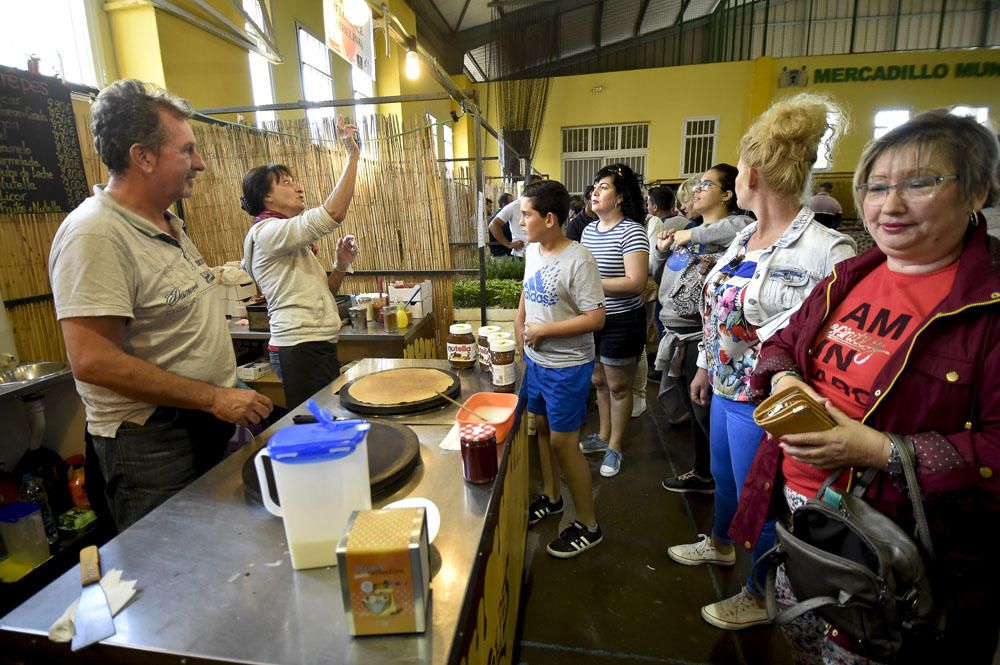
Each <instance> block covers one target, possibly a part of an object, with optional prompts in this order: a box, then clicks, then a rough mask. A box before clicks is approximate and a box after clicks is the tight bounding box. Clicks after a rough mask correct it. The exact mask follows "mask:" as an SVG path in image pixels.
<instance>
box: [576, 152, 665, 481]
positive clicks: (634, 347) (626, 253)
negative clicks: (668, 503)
mask: <svg viewBox="0 0 1000 665" xmlns="http://www.w3.org/2000/svg"><path fill="white" fill-rule="evenodd" d="M591 196H592V198H591V207H592V208H593V211H594V212H595V213H596V214H597V217H598V221H597V223H591V224H589V225H588V226H587V228H585V229H584V230H583V237H582V238H581V240H580V242H581V244H582V245H583V246H584V247H586V248H587V249H589V250H590V252H591V253H592V254H593V255H594V258H595V259H597V266H598V268H600V271H601V284H602V285H603V287H604V296H605V306H604V308H605V312H606V317H605V323H604V328H603V329H602V330H600V331H598V332H596V333H594V341H595V343H596V345H597V363H596V365H595V367H594V377H593V382H594V387H595V388H596V389H597V410H598V413H599V414H600V420H601V424H600V431H599V432H597V433H595V434H591V435H590V436H589V437H587V438H585V439H584V440H583V441H581V442H580V448H581V449H582V450H583V452H585V453H596V452H603V453H604V461H603V463H602V464H601V475H602V476H604V477H605V478H610V477H612V476H614V475H617V474H618V471H619V470H620V469H621V462H622V439H623V438H624V435H625V427H626V425H628V422H629V418H630V417H631V416H632V382H633V379H634V377H635V368H636V364H637V363H638V362H639V358H640V356H642V354H643V353H645V351H646V308H645V306H644V305H643V302H642V295H641V294H642V290H643V289H644V288H645V286H646V275H647V273H648V269H649V241H648V240H647V239H646V230H645V228H644V226H643V224H642V221H641V220H643V219H645V212H644V205H643V204H644V203H645V201H644V199H643V196H642V190H641V188H640V187H639V179H638V178H637V177H636V175H635V173H633V172H632V169H631V168H629V166H628V165H627V164H612V165H611V166H605V167H604V168H603V169H601V170H600V171H598V172H597V175H596V176H595V178H594V193H593V194H592V195H591Z"/></svg>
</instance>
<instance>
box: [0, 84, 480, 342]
mask: <svg viewBox="0 0 1000 665" xmlns="http://www.w3.org/2000/svg"><path fill="white" fill-rule="evenodd" d="M74 111H75V113H76V118H77V133H78V135H79V137H80V145H81V152H82V154H83V161H84V168H85V170H86V176H87V182H88V185H89V186H91V187H92V186H93V185H94V184H96V183H101V182H106V180H107V172H106V170H105V169H104V167H103V165H102V164H101V163H100V161H99V159H98V157H97V155H96V153H95V151H94V148H93V139H92V135H91V133H90V129H89V127H90V112H89V105H88V104H86V103H85V102H75V103H74ZM192 126H193V129H194V131H195V136H196V138H197V140H198V145H199V149H200V151H201V153H202V155H203V156H204V158H205V161H206V163H207V164H208V169H207V171H206V172H205V173H203V174H201V175H200V176H199V177H198V179H197V181H196V183H195V190H194V195H193V196H192V197H191V198H190V199H187V200H185V201H184V202H183V206H184V218H185V221H186V222H187V230H188V233H189V234H190V235H191V237H192V239H193V240H194V242H195V244H196V245H197V246H198V248H199V249H200V251H201V253H202V254H203V255H204V257H205V260H206V261H207V262H208V264H209V265H222V264H224V263H226V262H227V261H239V260H240V258H241V257H242V255H243V237H244V235H245V234H246V231H247V229H248V228H249V226H250V221H251V220H250V218H249V216H248V215H247V214H246V213H244V212H243V211H242V210H241V209H240V207H239V198H240V194H241V183H242V179H243V175H244V173H246V171H247V170H249V169H250V168H252V167H254V166H258V165H260V164H264V163H278V164H285V165H287V166H288V167H290V168H291V170H292V172H293V173H294V174H295V177H296V179H297V180H298V181H299V182H300V183H301V184H302V186H303V187H304V189H305V190H306V200H307V201H308V202H309V205H319V204H320V203H321V202H322V201H323V199H325V197H326V196H327V194H328V193H329V192H330V191H331V189H332V188H333V186H334V184H335V183H336V181H337V178H338V176H339V175H340V173H341V171H342V170H343V164H344V162H345V160H346V158H347V155H346V152H345V150H344V149H343V147H342V146H341V145H340V143H339V142H338V141H337V140H336V129H335V127H334V126H333V125H332V123H327V124H325V125H321V126H318V125H311V126H310V125H309V124H308V123H307V122H306V121H305V120H301V121H285V122H282V123H280V124H278V125H277V126H275V127H274V128H273V129H274V130H275V131H269V132H261V131H258V130H256V129H253V128H248V127H243V126H238V125H219V124H211V123H202V122H193V123H192ZM431 141H432V134H431V131H430V127H429V126H426V125H421V124H418V123H417V122H416V121H414V122H413V123H404V122H401V121H400V120H399V119H398V118H396V117H395V116H376V117H374V118H373V119H371V121H370V123H369V124H368V125H367V126H366V127H365V140H364V147H363V153H362V157H361V161H360V164H359V168H358V178H357V186H356V190H355V194H354V199H353V201H352V203H351V207H350V210H349V212H348V214H347V219H346V220H345V223H344V225H343V227H342V228H341V230H339V231H338V232H337V233H335V234H333V235H331V236H329V237H327V238H324V239H323V240H322V241H321V242H320V243H319V248H320V249H319V258H320V260H321V261H322V262H323V264H324V265H325V266H327V267H328V268H329V267H330V266H331V265H332V262H333V258H334V252H335V247H336V242H337V239H338V238H339V237H340V236H341V235H343V234H346V233H351V234H354V235H355V236H356V237H357V238H358V241H359V243H360V246H361V253H360V255H359V256H358V258H357V260H356V261H355V263H354V268H355V269H356V270H359V271H377V273H378V276H376V275H369V276H348V278H347V279H345V281H344V284H343V286H342V287H341V292H343V293H364V292H375V291H377V290H378V286H377V284H378V280H379V277H382V279H383V280H390V279H394V278H397V277H395V276H394V274H393V273H394V271H417V272H419V271H424V270H427V271H450V270H452V269H454V268H474V267H476V266H477V263H476V261H477V255H476V253H475V248H474V247H468V246H467V245H464V244H463V243H470V242H471V243H475V241H476V229H475V225H474V222H473V219H472V218H473V215H474V212H475V188H474V187H473V186H472V181H471V180H470V179H469V174H468V171H467V170H466V169H461V170H458V172H457V173H456V178H455V179H452V178H450V177H447V176H446V174H445V173H444V169H442V168H439V166H438V163H437V161H436V160H435V156H434V150H433V147H432V143H431ZM64 217H65V215H64V214H47V215H4V216H0V238H3V243H2V249H0V291H2V293H3V297H4V299H5V300H7V301H11V300H25V299H27V300H30V301H31V302H28V303H26V304H18V305H16V306H13V307H11V308H9V311H8V316H9V318H10V320H11V325H12V328H13V330H14V335H15V338H16V340H17V346H18V355H19V356H20V358H21V359H22V360H35V359H46V360H52V359H56V358H62V359H65V347H64V345H63V341H62V335H61V333H60V330H59V326H58V323H57V322H56V320H55V311H54V307H53V304H52V301H51V298H48V297H47V296H48V295H49V294H51V287H50V285H49V280H48V273H47V261H48V254H49V248H50V247H51V242H52V237H53V235H54V234H55V231H56V228H57V227H58V226H59V224H60V223H61V222H62V220H63V218H64ZM453 250H454V251H455V256H454V257H453ZM398 278H400V279H407V280H417V281H420V280H422V279H430V281H431V282H432V285H433V287H432V288H433V294H434V314H435V317H436V319H437V340H436V341H437V349H438V357H444V354H443V350H444V338H445V336H446V334H447V326H448V325H449V324H450V323H451V321H452V289H451V285H452V280H453V277H452V276H451V275H444V274H428V275H426V276H421V275H413V276H406V277H398Z"/></svg>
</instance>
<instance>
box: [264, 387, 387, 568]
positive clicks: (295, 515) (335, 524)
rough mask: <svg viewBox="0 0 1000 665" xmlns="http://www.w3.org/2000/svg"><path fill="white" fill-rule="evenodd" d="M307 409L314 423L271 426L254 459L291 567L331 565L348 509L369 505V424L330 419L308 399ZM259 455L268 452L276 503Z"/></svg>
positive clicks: (332, 564) (328, 415)
mask: <svg viewBox="0 0 1000 665" xmlns="http://www.w3.org/2000/svg"><path fill="white" fill-rule="evenodd" d="M314 407H315V408H314ZM309 409H310V411H312V412H313V414H314V415H315V416H316V417H317V419H318V420H319V421H320V422H319V423H318V424H314V425H292V426H289V427H286V428H284V429H282V430H280V431H278V432H276V433H275V435H274V436H272V437H271V439H270V441H268V443H267V447H266V448H263V449H261V451H260V452H259V453H258V454H257V457H256V459H255V460H254V465H255V467H256V468H257V480H258V482H259V483H260V488H261V492H260V495H261V499H262V500H263V503H264V507H265V508H267V510H268V511H269V512H270V513H272V514H274V515H277V516H278V517H281V518H282V520H283V521H284V524H285V537H286V538H287V541H288V551H289V553H290V554H291V558H292V567H293V568H295V569H296V570H301V569H303V568H320V567H323V566H335V565H337V542H338V541H339V540H340V537H341V536H342V535H343V532H344V528H345V527H346V526H347V520H348V518H350V516H351V512H352V511H355V510H370V509H371V507H372V496H371V485H370V484H369V480H368V446H367V437H368V430H369V429H370V428H371V426H370V425H369V424H368V423H367V422H365V421H364V420H340V421H335V420H333V418H332V417H331V416H330V414H329V413H328V412H326V411H324V410H323V409H320V408H319V407H318V406H316V403H315V402H313V401H312V400H310V403H309ZM265 456H266V457H270V458H271V468H272V470H273V472H274V480H275V484H276V486H277V490H278V501H280V502H281V505H280V506H279V505H277V503H275V500H274V498H273V497H271V492H270V489H269V487H268V483H267V477H266V476H265V472H264V460H263V457H265Z"/></svg>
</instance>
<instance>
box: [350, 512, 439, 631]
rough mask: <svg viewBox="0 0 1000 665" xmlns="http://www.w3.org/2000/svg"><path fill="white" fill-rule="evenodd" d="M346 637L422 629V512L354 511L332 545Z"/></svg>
mask: <svg viewBox="0 0 1000 665" xmlns="http://www.w3.org/2000/svg"><path fill="white" fill-rule="evenodd" d="M337 567H338V571H339V573H340V587H341V590H342V593H343V599H344V614H345V615H346V618H347V631H348V632H349V633H350V634H351V635H387V634H392V633H422V632H424V631H425V630H426V629H427V601H428V599H429V593H430V559H429V545H428V541H427V517H426V515H425V510H424V509H423V508H394V509H389V510H361V511H355V512H354V513H353V514H352V515H351V519H350V521H349V522H348V523H347V530H346V532H345V533H344V537H343V538H341V539H340V543H339V544H338V545H337Z"/></svg>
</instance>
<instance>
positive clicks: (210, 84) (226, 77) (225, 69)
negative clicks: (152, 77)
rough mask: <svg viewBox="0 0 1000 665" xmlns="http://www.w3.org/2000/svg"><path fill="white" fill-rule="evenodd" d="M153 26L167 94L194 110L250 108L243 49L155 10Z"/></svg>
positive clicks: (245, 59) (248, 70)
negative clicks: (172, 95) (169, 92)
mask: <svg viewBox="0 0 1000 665" xmlns="http://www.w3.org/2000/svg"><path fill="white" fill-rule="evenodd" d="M229 8H230V10H231V9H232V6H231V5H230V6H229ZM220 9H222V7H220ZM227 14H229V18H230V19H231V20H233V21H234V22H235V21H237V20H238V19H237V17H236V16H235V15H233V12H232V11H230V12H227ZM156 25H157V30H158V32H159V37H160V57H161V60H162V63H163V74H164V82H165V84H166V87H167V89H168V90H170V91H171V92H173V93H174V94H176V95H180V96H181V97H184V98H186V99H188V100H190V102H191V104H192V105H193V106H194V107H195V108H196V109H197V108H212V107H219V106H241V105H246V104H253V93H252V92H251V90H250V66H249V61H248V58H247V51H246V50H245V49H242V48H240V47H239V46H236V45H235V44H233V43H231V42H228V41H226V40H224V39H222V38H220V37H217V36H216V35H213V34H212V33H210V32H207V31H205V30H202V29H200V28H198V27H196V26H194V25H192V24H190V23H188V22H187V21H185V20H184V19H181V18H178V17H177V16H174V15H173V14H168V13H167V12H164V11H160V10H157V12H156ZM228 119H232V118H228Z"/></svg>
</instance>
